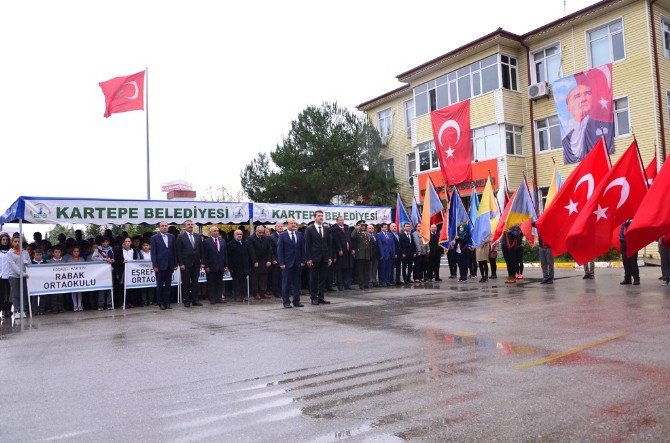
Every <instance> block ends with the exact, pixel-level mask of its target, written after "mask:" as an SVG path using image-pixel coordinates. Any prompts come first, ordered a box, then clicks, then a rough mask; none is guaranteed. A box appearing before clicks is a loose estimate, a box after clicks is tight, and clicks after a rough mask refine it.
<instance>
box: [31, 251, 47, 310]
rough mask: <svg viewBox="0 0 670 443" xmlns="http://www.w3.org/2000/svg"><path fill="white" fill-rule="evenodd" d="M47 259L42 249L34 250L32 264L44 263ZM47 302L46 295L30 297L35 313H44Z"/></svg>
mask: <svg viewBox="0 0 670 443" xmlns="http://www.w3.org/2000/svg"><path fill="white" fill-rule="evenodd" d="M46 262H47V261H46V260H44V253H43V252H42V249H40V248H37V249H35V250H34V251H33V258H32V260H30V264H32V265H43V264H45V263H46ZM45 302H46V296H45V295H38V296H35V297H30V303H31V306H32V307H33V312H34V313H35V315H44V305H45Z"/></svg>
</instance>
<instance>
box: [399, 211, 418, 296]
mask: <svg viewBox="0 0 670 443" xmlns="http://www.w3.org/2000/svg"><path fill="white" fill-rule="evenodd" d="M399 237H400V241H399V244H400V253H399V254H400V255H399V259H400V260H401V261H402V279H403V282H404V283H412V280H413V279H412V271H413V267H414V259H415V257H416V246H415V245H414V236H413V235H412V225H411V224H410V223H409V222H406V223H404V224H403V226H402V232H401V233H400V236H399Z"/></svg>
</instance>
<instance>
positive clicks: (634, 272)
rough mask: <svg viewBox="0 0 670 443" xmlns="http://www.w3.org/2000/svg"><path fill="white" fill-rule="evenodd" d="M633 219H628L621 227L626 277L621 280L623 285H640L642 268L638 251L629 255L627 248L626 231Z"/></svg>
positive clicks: (622, 256)
mask: <svg viewBox="0 0 670 443" xmlns="http://www.w3.org/2000/svg"><path fill="white" fill-rule="evenodd" d="M631 222H632V219H630V220H626V221H625V222H623V223H622V224H621V227H620V228H619V242H620V243H621V259H622V260H623V270H624V277H623V281H622V282H621V284H622V285H630V284H631V283H632V284H633V285H639V284H640V269H639V268H638V266H637V251H635V253H634V254H632V255H631V256H630V257H629V256H628V250H627V248H626V231H627V230H628V227H629V226H630V224H631Z"/></svg>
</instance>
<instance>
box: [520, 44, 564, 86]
mask: <svg viewBox="0 0 670 443" xmlns="http://www.w3.org/2000/svg"><path fill="white" fill-rule="evenodd" d="M554 46H555V47H556V48H557V49H558V53H557V54H556V56H558V59H559V61H560V63H559V67H560V68H559V70H558V78H562V77H563V46H562V45H561V42H560V41H557V42H554V43H551V44H549V45H546V46H543V47H541V48H538V49H536V50H534V51H532V52H531V53H530V54H529V57H528V63H529V65H530V66H531V70H530V71H531V77H532V79H533V83H538V82H539V81H540V80H539V79H538V78H537V73H536V70H535V54H537V53H538V52H541V51H546V50H547V49H551V48H553V47H554ZM552 57H554V56H552ZM546 59H547V56H546V54H545V56H544V57H543V58H542V60H546ZM544 75H545V76H546V78H547V80H546V82H547V83H551V80H549V73H548V72H547V62H546V61H545V62H544Z"/></svg>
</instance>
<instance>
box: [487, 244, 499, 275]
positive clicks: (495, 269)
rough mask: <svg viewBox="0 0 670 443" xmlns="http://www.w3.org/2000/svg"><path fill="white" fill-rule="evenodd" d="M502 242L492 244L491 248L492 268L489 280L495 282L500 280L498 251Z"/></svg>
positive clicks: (490, 263) (490, 262)
mask: <svg viewBox="0 0 670 443" xmlns="http://www.w3.org/2000/svg"><path fill="white" fill-rule="evenodd" d="M499 244H500V242H495V243H491V244H490V247H489V266H491V274H490V275H489V278H490V279H491V280H495V279H497V278H498V263H497V260H498V249H499V246H498V245H499Z"/></svg>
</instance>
